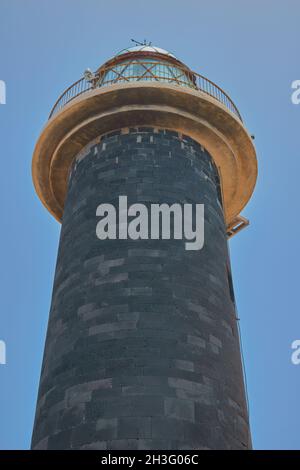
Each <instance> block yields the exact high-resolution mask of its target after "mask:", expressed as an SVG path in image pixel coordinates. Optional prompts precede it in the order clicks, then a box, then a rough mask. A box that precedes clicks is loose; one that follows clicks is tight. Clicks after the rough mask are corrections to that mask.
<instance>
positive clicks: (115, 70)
mask: <svg viewBox="0 0 300 470" xmlns="http://www.w3.org/2000/svg"><path fill="white" fill-rule="evenodd" d="M122 56H124V58H123V59H122ZM134 81H159V82H167V83H170V84H173V85H179V86H187V87H190V88H197V87H196V80H195V76H194V74H193V73H192V72H191V71H190V70H189V69H188V68H187V67H186V66H185V65H183V64H182V63H181V62H180V61H179V60H178V59H176V57H175V56H174V55H173V54H171V53H170V52H168V51H166V50H164V49H161V48H160V47H156V46H150V45H140V46H134V47H130V48H128V49H123V50H122V51H120V52H119V53H118V54H117V55H116V56H115V57H114V58H113V59H111V60H110V61H108V62H107V63H106V64H104V66H102V67H101V68H100V69H99V70H98V80H97V86H104V85H112V84H114V83H122V82H123V83H124V82H126V83H128V82H134Z"/></svg>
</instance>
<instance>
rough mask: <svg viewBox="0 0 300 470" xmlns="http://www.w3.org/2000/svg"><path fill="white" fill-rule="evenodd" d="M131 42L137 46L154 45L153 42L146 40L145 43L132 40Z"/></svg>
mask: <svg viewBox="0 0 300 470" xmlns="http://www.w3.org/2000/svg"><path fill="white" fill-rule="evenodd" d="M131 41H132V42H134V43H135V45H136V46H151V45H152V42H151V41H148V42H147V40H146V39H144V41H143V42H140V41H137V40H136V39H131Z"/></svg>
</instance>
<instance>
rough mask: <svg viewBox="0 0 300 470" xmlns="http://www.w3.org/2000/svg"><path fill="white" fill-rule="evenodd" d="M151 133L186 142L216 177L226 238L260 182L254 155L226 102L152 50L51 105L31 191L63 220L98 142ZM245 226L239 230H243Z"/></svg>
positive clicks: (113, 64) (127, 55)
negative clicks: (81, 156) (81, 165)
mask: <svg viewBox="0 0 300 470" xmlns="http://www.w3.org/2000/svg"><path fill="white" fill-rule="evenodd" d="M143 126H146V127H147V126H151V127H156V128H164V129H172V130H175V131H177V132H178V133H179V134H180V135H181V136H182V139H183V142H182V144H183V145H185V144H184V136H189V137H191V138H193V139H194V140H196V141H197V142H199V143H200V144H201V145H203V147H205V148H206V150H207V151H208V152H209V153H210V155H211V156H212V158H213V159H214V161H215V163H216V166H217V168H218V170H219V175H220V181H221V188H222V195H223V202H224V205H223V206H224V216H225V220H226V223H227V227H228V233H229V236H230V235H231V234H232V233H233V231H234V230H235V229H236V227H237V222H239V220H240V216H239V214H240V212H241V210H242V209H243V207H245V205H246V204H247V202H248V201H249V199H250V197H251V195H252V192H253V189H254V186H255V182H256V177H257V161H256V152H255V148H254V145H253V142H252V139H251V136H250V135H249V133H248V131H247V129H246V127H245V126H244V124H243V121H242V118H241V115H240V113H239V111H238V109H237V107H236V106H235V104H234V103H233V101H232V100H231V98H230V97H229V96H228V95H227V93H225V91H223V90H222V89H221V88H220V87H219V86H218V85H216V84H215V83H213V82H212V81H211V80H209V79H208V78H205V77H203V76H202V75H199V74H198V73H196V72H193V71H192V70H191V69H190V68H189V67H187V66H186V65H185V64H184V63H183V62H181V61H180V60H178V59H177V58H176V57H175V56H174V55H173V54H171V53H170V52H168V51H165V50H164V49H161V48H158V47H154V46H151V45H140V46H136V47H132V48H129V49H125V50H122V51H121V52H120V53H119V54H117V55H116V56H114V57H113V58H112V59H110V60H108V61H107V62H105V63H104V64H103V65H102V66H101V67H99V68H98V69H97V70H96V71H95V72H92V71H91V70H89V69H88V70H86V71H85V73H84V76H83V77H82V78H80V79H79V80H77V81H76V82H75V83H74V84H73V85H71V86H70V87H69V88H67V90H65V91H64V92H63V94H62V95H61V96H60V97H59V98H58V100H57V101H56V103H55V104H54V106H53V108H52V110H51V113H50V116H49V119H48V121H47V124H46V126H45V127H44V129H43V131H42V132H41V135H40V137H39V139H38V142H37V144H36V147H35V150H34V155H33V162H32V173H33V180H34V185H35V188H36V191H37V193H38V195H39V197H40V199H41V201H42V202H43V204H44V205H45V206H46V207H47V209H48V210H49V211H50V212H51V213H52V214H53V215H54V217H55V218H56V219H57V220H61V219H62V215H63V210H64V202H65V197H66V193H67V187H68V175H69V169H70V167H71V164H72V161H73V159H74V157H75V156H76V155H78V153H79V152H81V151H82V149H83V148H84V147H85V146H86V145H88V144H90V143H91V142H93V141H94V140H95V139H99V138H100V136H101V135H103V134H105V133H108V132H111V131H114V130H117V129H119V130H120V129H122V131H124V132H126V130H129V129H130V128H131V127H143ZM243 223H244V222H243Z"/></svg>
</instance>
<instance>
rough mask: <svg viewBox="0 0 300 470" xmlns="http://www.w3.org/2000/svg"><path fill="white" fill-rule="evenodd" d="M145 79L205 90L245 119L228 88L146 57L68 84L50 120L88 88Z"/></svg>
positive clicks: (112, 66) (113, 66)
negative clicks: (230, 95) (90, 78)
mask: <svg viewBox="0 0 300 470" xmlns="http://www.w3.org/2000/svg"><path fill="white" fill-rule="evenodd" d="M121 65H122V64H121ZM134 66H136V67H139V69H138V70H139V73H136V72H135V71H136V70H137V69H136V68H134ZM140 67H143V68H144V69H145V71H143V73H141V71H140ZM145 80H146V81H151V80H152V81H159V82H167V83H171V84H173V85H178V86H185V87H189V88H192V89H195V90H198V91H199V92H200V93H205V94H207V95H209V96H211V97H212V98H214V99H216V100H217V101H219V102H220V103H222V104H223V105H224V106H225V107H226V108H227V109H228V110H229V111H230V112H232V113H233V114H235V115H236V116H237V117H238V118H239V119H240V120H241V121H242V118H241V115H240V113H239V111H238V109H237V107H236V106H235V104H234V102H233V101H232V99H231V98H230V97H229V96H228V95H227V93H225V91H223V90H222V89H221V88H220V87H218V85H216V84H215V83H213V82H212V81H211V80H209V79H208V78H205V77H203V76H202V75H199V74H198V73H196V72H192V71H190V70H188V69H186V68H184V67H180V66H179V65H177V64H176V66H175V67H174V66H173V65H172V64H170V63H168V62H163V61H159V62H157V61H152V62H151V60H150V61H149V60H145V59H144V60H141V59H139V60H138V61H136V62H134V61H131V62H130V64H123V66H122V67H121V69H120V64H119V65H118V66H116V65H111V66H109V67H104V68H102V69H100V71H99V72H98V74H96V75H95V78H94V79H93V80H87V79H86V78H84V77H83V78H80V79H79V80H77V82H75V83H73V85H71V86H69V88H67V89H66V90H65V91H64V92H63V93H62V95H61V96H60V97H59V98H58V100H57V101H56V103H55V104H54V106H53V108H52V110H51V113H50V116H49V119H50V118H51V117H52V116H53V115H54V114H55V113H57V112H58V111H59V110H60V109H62V108H63V107H64V106H65V105H66V104H67V103H69V102H70V101H72V100H73V99H74V98H77V96H80V95H82V94H83V93H86V92H87V91H90V90H92V89H95V88H100V87H103V86H109V85H113V84H116V83H122V82H123V83H124V82H125V83H126V82H127V83H128V82H132V81H145Z"/></svg>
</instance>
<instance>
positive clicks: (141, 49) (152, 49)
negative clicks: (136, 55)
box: [116, 44, 176, 59]
mask: <svg viewBox="0 0 300 470" xmlns="http://www.w3.org/2000/svg"><path fill="white" fill-rule="evenodd" d="M128 52H156V53H158V54H163V55H167V56H169V57H173V58H174V59H176V57H175V55H174V54H171V52H168V51H166V50H165V49H162V48H161V47H157V46H152V45H151V46H150V45H148V44H142V45H138V46H133V47H128V48H125V49H122V50H121V51H120V52H118V53H117V54H116V56H119V55H122V54H126V53H128Z"/></svg>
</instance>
